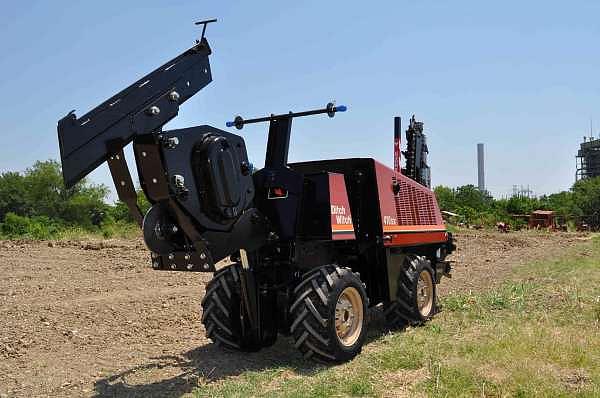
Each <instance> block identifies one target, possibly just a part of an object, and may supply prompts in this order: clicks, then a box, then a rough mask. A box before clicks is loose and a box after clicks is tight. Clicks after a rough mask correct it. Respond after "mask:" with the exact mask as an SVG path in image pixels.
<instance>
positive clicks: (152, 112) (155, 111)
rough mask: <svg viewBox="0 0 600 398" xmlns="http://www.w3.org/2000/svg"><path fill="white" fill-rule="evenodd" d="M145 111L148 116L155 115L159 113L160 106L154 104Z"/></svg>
mask: <svg viewBox="0 0 600 398" xmlns="http://www.w3.org/2000/svg"><path fill="white" fill-rule="evenodd" d="M146 113H147V114H148V115H149V116H156V115H158V114H159V113H160V108H159V107H158V106H156V105H154V106H151V107H150V108H148V109H146Z"/></svg>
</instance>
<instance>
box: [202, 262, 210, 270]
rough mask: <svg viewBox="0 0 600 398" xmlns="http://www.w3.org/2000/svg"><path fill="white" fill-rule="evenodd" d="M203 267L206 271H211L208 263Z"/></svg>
mask: <svg viewBox="0 0 600 398" xmlns="http://www.w3.org/2000/svg"><path fill="white" fill-rule="evenodd" d="M202 267H203V268H204V269H209V268H210V266H209V265H208V263H205V264H204V265H203V266H202Z"/></svg>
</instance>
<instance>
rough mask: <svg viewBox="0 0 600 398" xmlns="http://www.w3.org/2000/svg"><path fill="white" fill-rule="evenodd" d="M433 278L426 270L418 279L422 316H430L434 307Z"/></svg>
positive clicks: (418, 304) (418, 295) (418, 294)
mask: <svg viewBox="0 0 600 398" xmlns="http://www.w3.org/2000/svg"><path fill="white" fill-rule="evenodd" d="M433 294H434V293H433V279H432V278H431V274H430V273H429V272H427V271H426V270H423V271H421V273H420V274H419V280H418V281H417V307H418V308H419V313H420V314H421V315H422V316H429V315H430V313H431V309H432V307H433Z"/></svg>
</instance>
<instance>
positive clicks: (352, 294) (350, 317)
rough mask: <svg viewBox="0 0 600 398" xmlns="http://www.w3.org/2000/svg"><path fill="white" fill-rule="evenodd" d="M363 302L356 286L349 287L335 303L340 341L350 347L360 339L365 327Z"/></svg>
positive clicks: (337, 331)
mask: <svg viewBox="0 0 600 398" xmlns="http://www.w3.org/2000/svg"><path fill="white" fill-rule="evenodd" d="M363 318H364V313H363V302H362V297H361V296H360V293H359V292H358V290H356V288H354V287H351V286H350V287H347V288H345V289H344V290H343V291H342V294H340V296H339V297H338V300H337V304H336V305H335V332H336V334H337V338H338V340H339V342H340V343H341V344H342V345H343V346H345V347H350V346H352V345H353V344H354V343H356V342H357V341H358V337H359V336H360V333H361V332H362V327H363Z"/></svg>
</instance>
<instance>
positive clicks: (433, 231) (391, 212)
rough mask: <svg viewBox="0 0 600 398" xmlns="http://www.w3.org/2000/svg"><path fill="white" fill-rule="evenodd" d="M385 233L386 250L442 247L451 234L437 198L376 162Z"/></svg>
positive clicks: (408, 179) (415, 183) (380, 206)
mask: <svg viewBox="0 0 600 398" xmlns="http://www.w3.org/2000/svg"><path fill="white" fill-rule="evenodd" d="M375 173H376V176H377V190H378V193H379V209H380V212H381V230H382V233H383V236H384V242H385V243H384V244H385V245H386V246H413V245H421V244H429V243H441V242H446V241H447V240H448V233H447V231H446V226H445V225H444V220H443V218H442V213H441V212H440V209H439V207H438V204H437V200H436V199H435V194H434V193H433V192H432V191H431V190H430V189H428V188H427V187H424V186H423V185H421V184H419V183H417V182H415V181H413V180H411V179H410V178H408V177H406V176H404V175H402V174H400V173H396V172H395V171H394V170H392V169H390V168H388V167H386V166H384V165H383V164H381V163H379V162H377V161H375Z"/></svg>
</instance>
